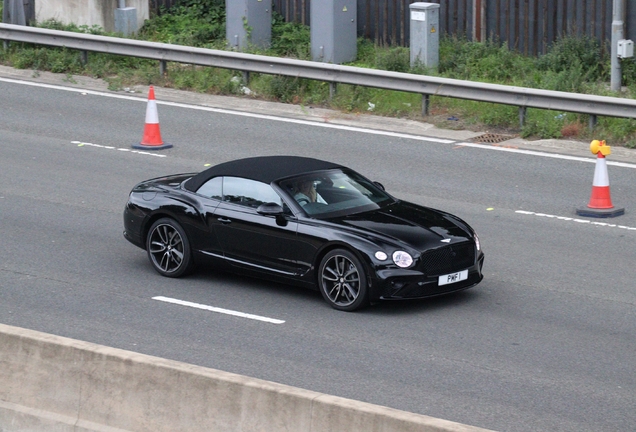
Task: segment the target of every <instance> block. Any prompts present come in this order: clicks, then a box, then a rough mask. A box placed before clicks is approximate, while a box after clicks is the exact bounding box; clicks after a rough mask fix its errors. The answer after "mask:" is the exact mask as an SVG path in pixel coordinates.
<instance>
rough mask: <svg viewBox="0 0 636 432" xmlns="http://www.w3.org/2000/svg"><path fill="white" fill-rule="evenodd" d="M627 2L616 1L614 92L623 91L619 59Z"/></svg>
mask: <svg viewBox="0 0 636 432" xmlns="http://www.w3.org/2000/svg"><path fill="white" fill-rule="evenodd" d="M624 16H625V0H614V16H613V19H612V79H611V89H612V91H620V89H621V78H622V77H621V60H620V59H619V58H618V41H619V40H621V39H624V37H623V36H624V22H623V17H624Z"/></svg>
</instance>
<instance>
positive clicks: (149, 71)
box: [0, 0, 636, 148]
mask: <svg viewBox="0 0 636 432" xmlns="http://www.w3.org/2000/svg"><path fill="white" fill-rule="evenodd" d="M1 6H2V5H1V3H0V12H1ZM39 25H40V26H41V27H47V28H53V29H58V30H66V31H75V32H84V33H91V34H104V32H103V31H102V30H101V29H99V28H96V27H91V28H88V27H87V26H75V25H63V24H60V23H59V22H56V21H48V22H44V23H40V24H39ZM110 36H116V35H112V34H111V35H110ZM135 38H137V39H143V40H151V41H158V42H165V43H174V44H181V45H187V46H197V47H206V48H213V49H226V43H225V40H224V39H225V8H224V1H222V0H182V1H181V2H180V3H179V4H178V5H177V6H176V7H174V8H172V9H171V10H169V11H166V10H164V11H162V13H161V14H159V15H157V16H153V17H152V18H151V19H150V20H147V21H146V24H145V25H144V26H143V28H142V29H141V30H140V31H139V33H138V34H137V35H136V36H135ZM601 48H602V47H601V46H600V45H599V44H598V42H597V41H596V40H595V39H592V38H589V37H581V38H579V37H564V38H562V39H559V40H558V41H557V42H555V43H554V44H553V45H552V46H551V47H550V49H549V51H548V52H547V53H546V54H545V55H543V56H541V57H539V58H534V57H526V56H523V55H521V54H520V53H517V52H515V51H511V50H509V49H508V48H507V46H506V45H505V44H502V43H500V42H498V41H494V40H490V41H487V42H483V43H481V42H471V41H468V40H466V39H462V38H458V37H445V38H442V40H441V41H440V63H439V68H438V71H430V70H423V69H421V68H416V69H413V68H411V66H410V57H409V51H408V49H407V48H403V47H380V46H376V45H374V44H373V43H372V42H370V41H367V40H364V39H360V40H359V41H358V57H357V59H356V61H354V62H352V63H351V65H352V66H358V67H368V68H376V69H382V70H388V71H396V72H410V73H418V74H426V75H437V76H441V77H447V78H456V79H462V80H470V81H480V82H489V83H498V84H507V85H515V86H522V87H534V88H542V89H547V90H559V91H567V92H579V93H590V94H599V95H614V96H615V95H616V94H615V93H613V92H611V91H610V90H609V85H608V81H609V63H610V61H609V56H608V55H607V50H603V49H601ZM249 52H253V53H258V54H264V55H271V56H283V57H291V58H297V59H301V60H309V59H310V58H311V53H310V32H309V27H307V26H304V25H301V24H298V23H286V22H285V21H284V20H283V18H282V17H281V16H280V15H277V14H276V13H274V19H273V22H272V44H271V47H270V48H269V49H268V50H259V49H256V48H254V47H250V48H249ZM0 63H1V64H5V65H8V66H13V67H16V68H21V69H33V70H34V71H36V72H37V71H51V72H57V73H64V74H67V76H68V77H69V79H72V75H88V76H92V77H95V78H102V79H104V80H106V81H107V82H108V84H109V88H110V89H111V90H119V89H122V88H124V87H130V86H133V85H135V84H144V85H148V84H155V85H161V86H166V87H174V88H179V89H187V90H192V91H197V92H206V93H214V94H225V95H240V96H243V97H252V98H261V99H266V100H276V101H281V102H286V103H295V104H302V105H312V106H324V107H331V108H335V109H340V110H343V111H347V112H354V113H373V114H375V115H384V116H395V117H404V118H412V119H418V118H420V119H421V103H422V96H421V95H418V94H410V93H403V92H396V91H389V90H382V89H374V88H365V87H360V86H353V85H339V86H338V90H337V93H336V95H335V97H334V98H333V99H330V94H329V85H328V84H327V83H323V82H318V81H313V80H305V79H299V78H292V77H282V76H272V75H264V74H251V76H250V83H249V85H248V86H247V87H246V86H245V85H243V83H242V78H241V77H242V75H241V73H240V72H239V71H232V70H225V69H215V68H207V67H196V66H192V65H183V64H177V63H170V64H169V65H168V68H167V71H166V74H165V75H164V76H161V75H160V74H159V68H158V65H157V62H156V61H152V60H145V59H135V58H132V57H122V56H114V55H109V54H99V53H91V54H90V55H89V61H88V63H87V64H82V62H81V61H80V55H79V53H78V52H77V51H76V50H70V49H65V48H47V47H41V46H36V45H31V44H25V43H11V44H10V48H9V49H8V50H0ZM622 68H623V82H624V85H625V86H626V89H625V91H624V92H623V93H622V96H625V97H631V95H632V94H633V92H636V61H634V60H633V59H627V60H623V64H622ZM431 113H434V114H435V115H431V116H430V117H429V118H425V119H424V120H425V121H433V122H435V123H436V124H438V125H439V126H442V127H451V128H467V129H473V130H489V131H498V130H499V131H502V130H505V131H506V132H507V133H515V134H519V135H521V136H522V137H525V138H561V137H564V138H571V139H585V140H587V139H588V138H590V137H591V135H593V136H594V137H602V138H603V139H607V140H608V141H610V142H612V143H613V144H622V145H625V146H626V147H632V148H634V147H636V120H631V119H617V118H610V117H599V121H598V125H597V127H596V129H595V130H594V131H593V132H590V131H589V129H588V128H587V124H588V120H589V119H588V116H586V115H578V114H574V113H562V112H554V111H548V110H538V109H528V111H527V116H526V122H525V124H524V126H523V127H520V125H519V117H518V110H517V107H511V106H505V105H497V104H488V103H483V102H474V101H469V100H461V99H450V98H442V97H432V98H431ZM449 119H450V120H449Z"/></svg>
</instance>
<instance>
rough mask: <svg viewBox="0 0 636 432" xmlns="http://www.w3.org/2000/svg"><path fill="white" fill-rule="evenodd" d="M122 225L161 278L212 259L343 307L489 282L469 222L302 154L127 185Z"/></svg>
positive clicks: (339, 307)
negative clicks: (312, 291) (306, 290)
mask: <svg viewBox="0 0 636 432" xmlns="http://www.w3.org/2000/svg"><path fill="white" fill-rule="evenodd" d="M124 228H125V231H124V236H125V237H126V239H128V240H129V241H130V242H131V243H133V244H134V245H136V246H139V247H140V248H142V249H145V250H146V251H147V252H148V257H149V259H150V262H151V263H152V265H153V267H154V268H155V270H157V272H159V273H160V274H162V275H164V276H168V277H179V276H182V275H184V274H186V273H187V272H188V271H189V270H191V269H192V268H193V267H194V266H195V265H196V264H203V263H206V262H207V263H211V262H214V263H215V264H219V265H221V268H226V269H228V270H230V271H235V272H239V273H241V274H249V275H251V276H257V277H264V278H268V279H274V280H277V281H281V282H287V283H292V284H298V285H303V286H307V287H311V288H315V289H316V288H317V289H319V290H320V292H321V293H322V296H323V297H324V298H325V300H326V301H327V302H328V303H329V304H330V305H331V306H332V307H334V308H336V309H340V310H346V311H351V310H354V309H357V308H359V307H361V306H364V305H366V304H368V303H369V302H371V301H376V300H380V299H382V300H389V299H391V300H392V299H414V298H423V297H430V296H436V295H440V294H446V293H451V292H455V291H459V290H463V289H466V288H469V287H471V286H474V285H476V284H478V283H479V282H480V281H481V280H482V278H483V276H482V266H483V262H484V254H483V253H482V251H481V247H480V245H479V239H478V238H477V235H476V234H475V231H473V229H472V228H471V227H470V226H469V225H468V224H467V223H465V222H464V221H462V220H461V219H459V218H458V217H456V216H453V215H451V214H449V213H445V212H442V211H439V210H434V209H431V208H427V207H422V206H418V205H415V204H411V203H408V202H405V201H401V200H399V199H396V198H394V197H392V196H391V195H389V194H388V193H386V192H385V190H384V187H383V186H382V185H381V184H380V183H377V182H372V181H370V180H367V179H366V178H365V177H363V176H361V175H360V174H358V173H356V172H355V171H353V170H351V169H349V168H346V167H344V166H342V165H338V164H335V163H331V162H325V161H321V160H318V159H311V158H305V157H296V156H267V157H255V158H248V159H240V160H235V161H231V162H226V163H222V164H220V165H216V166H213V167H211V168H208V169H206V170H204V171H202V172H200V173H191V174H178V175H171V176H166V177H161V178H156V179H152V180H147V181H144V182H142V183H139V184H138V185H137V186H135V187H134V188H133V190H132V191H131V193H130V197H129V199H128V203H127V204H126V208H125V210H124Z"/></svg>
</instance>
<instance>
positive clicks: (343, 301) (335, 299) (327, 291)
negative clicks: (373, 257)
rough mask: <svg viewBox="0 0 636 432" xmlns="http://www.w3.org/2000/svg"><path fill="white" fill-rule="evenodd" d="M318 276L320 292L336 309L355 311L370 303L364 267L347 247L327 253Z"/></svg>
mask: <svg viewBox="0 0 636 432" xmlns="http://www.w3.org/2000/svg"><path fill="white" fill-rule="evenodd" d="M318 278H319V281H318V283H319V286H320V293H321V294H322V296H323V297H324V299H325V300H326V301H327V303H329V304H330V305H331V307H333V308H334V309H338V310H342V311H353V310H356V309H358V308H360V307H362V306H366V305H367V304H368V303H369V296H368V287H367V278H366V276H365V274H364V267H363V266H362V263H361V262H360V260H358V258H357V257H356V256H355V255H354V254H352V253H351V252H349V251H347V250H345V249H335V250H332V251H331V252H329V253H328V254H327V255H325V257H324V258H323V259H322V262H321V263H320V270H319V273H318Z"/></svg>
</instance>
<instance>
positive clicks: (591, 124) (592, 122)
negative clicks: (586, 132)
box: [588, 114, 598, 130]
mask: <svg viewBox="0 0 636 432" xmlns="http://www.w3.org/2000/svg"><path fill="white" fill-rule="evenodd" d="M597 120H598V118H597V116H596V115H595V114H590V118H589V120H588V127H589V128H590V130H594V128H595V127H596V121H597Z"/></svg>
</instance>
